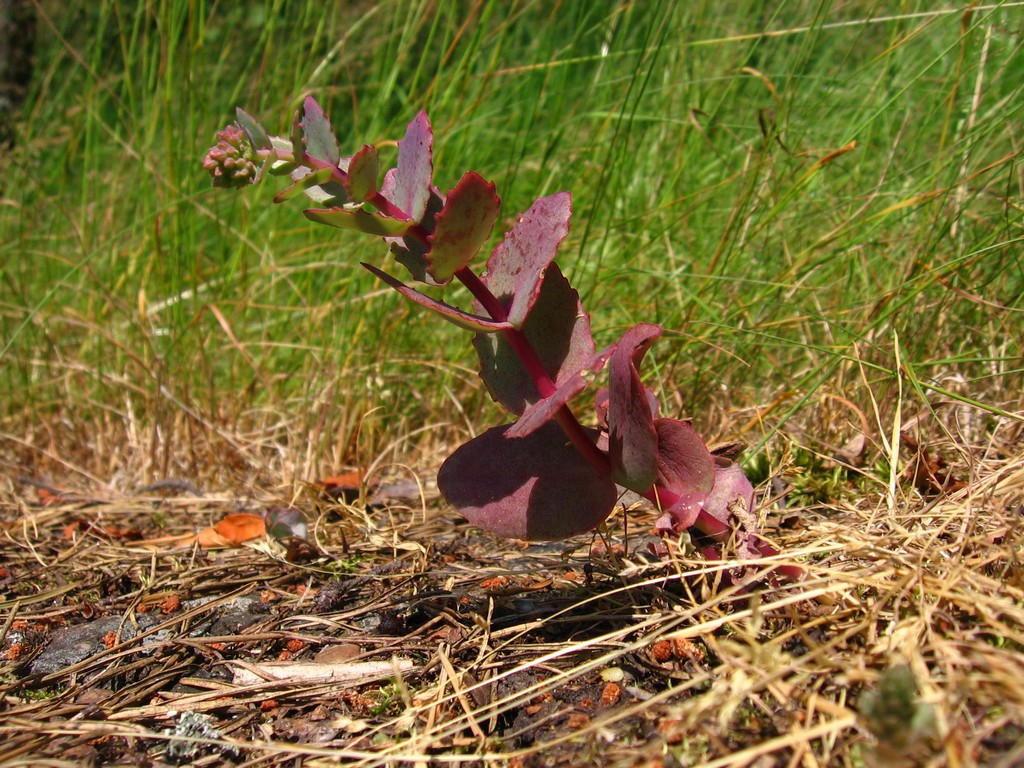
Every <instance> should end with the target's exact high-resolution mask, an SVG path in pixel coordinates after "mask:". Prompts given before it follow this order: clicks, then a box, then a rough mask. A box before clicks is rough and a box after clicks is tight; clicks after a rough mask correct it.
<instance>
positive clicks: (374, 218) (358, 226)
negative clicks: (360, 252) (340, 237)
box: [303, 208, 411, 235]
mask: <svg viewBox="0 0 1024 768" xmlns="http://www.w3.org/2000/svg"><path fill="white" fill-rule="evenodd" d="M303 213H304V214H305V215H306V218H307V219H309V220H310V221H315V222H316V223H317V224H326V225H328V226H329V227H337V228H338V229H355V230H358V231H360V232H366V233H367V234H370V235H400V234H402V233H403V232H405V231H406V230H408V229H409V227H410V226H411V224H410V222H408V221H399V220H398V219H389V218H388V217H386V216H381V215H380V214H379V213H370V212H369V211H364V210H362V209H360V208H355V209H349V208H309V209H307V210H305V211H303Z"/></svg>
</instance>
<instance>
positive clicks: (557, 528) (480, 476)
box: [437, 422, 617, 540]
mask: <svg viewBox="0 0 1024 768" xmlns="http://www.w3.org/2000/svg"><path fill="white" fill-rule="evenodd" d="M508 429H509V426H508V425H506V426H502V427H493V428H491V429H489V430H487V431H486V432H484V433H483V434H482V435H480V436H479V437H475V438H473V439H472V440H470V441H469V442H468V443H466V444H464V445H462V446H460V447H459V448H458V449H457V450H456V451H455V453H453V454H452V455H451V456H449V457H448V458H447V459H446V460H445V462H444V464H442V465H441V470H440V472H439V473H438V476H437V485H438V488H440V490H441V493H442V495H444V498H445V499H446V500H447V502H448V503H449V504H451V505H452V506H453V507H455V508H456V509H457V510H459V512H461V513H462V514H463V515H464V516H465V517H466V519H467V520H469V522H470V523H472V524H473V525H476V526H478V527H480V528H483V529H484V530H487V531H490V532H492V533H496V534H498V535H499V536H505V537H508V538H517V539H527V540H552V539H564V538H566V537H568V536H574V535H576V534H578V533H584V532H586V531H589V530H591V529H593V528H595V527H596V526H598V525H600V524H601V522H602V521H604V519H605V518H607V517H608V515H609V514H610V513H611V511H612V509H613V508H614V506H615V499H616V496H617V491H616V489H615V484H614V483H612V481H611V480H610V479H609V478H607V477H605V476H604V475H602V474H601V473H599V472H598V471H597V470H596V469H594V468H593V467H592V466H591V465H590V464H589V463H588V462H587V461H586V460H585V459H584V458H583V457H582V456H581V455H580V454H579V453H578V452H577V451H576V449H575V448H574V447H573V446H572V445H571V444H570V443H569V442H568V440H567V439H566V437H565V435H564V434H563V433H562V430H561V429H560V428H559V427H558V425H557V424H554V423H551V422H549V423H547V424H545V425H544V426H542V427H541V428H540V429H538V430H537V431H536V432H533V433H532V434H530V435H529V436H527V437H524V438H522V439H519V440H509V439H508V438H507V436H506V432H507V431H508Z"/></svg>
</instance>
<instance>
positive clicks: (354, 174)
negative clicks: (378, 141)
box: [345, 144, 380, 203]
mask: <svg viewBox="0 0 1024 768" xmlns="http://www.w3.org/2000/svg"><path fill="white" fill-rule="evenodd" d="M378 173H380V159H379V158H378V157H377V148H376V147H375V146H373V145H372V144H366V145H365V146H363V148H362V149H360V150H359V151H358V152H356V153H355V154H354V155H352V157H351V159H350V160H349V163H348V177H347V178H346V179H345V189H346V190H347V191H348V195H349V197H350V198H351V199H352V200H354V201H356V202H359V203H361V202H363V201H364V200H366V198H368V197H369V196H370V195H372V194H373V193H374V192H376V191H377V174H378Z"/></svg>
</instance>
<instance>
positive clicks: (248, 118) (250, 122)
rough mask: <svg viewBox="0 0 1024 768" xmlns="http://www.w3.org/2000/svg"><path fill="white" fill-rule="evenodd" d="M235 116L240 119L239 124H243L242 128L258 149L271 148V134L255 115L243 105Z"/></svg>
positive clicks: (236, 111)
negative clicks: (243, 107)
mask: <svg viewBox="0 0 1024 768" xmlns="http://www.w3.org/2000/svg"><path fill="white" fill-rule="evenodd" d="M235 116H236V118H237V119H238V124H239V125H240V126H242V130H243V131H245V133H246V134H247V135H248V136H249V141H250V142H252V145H253V147H255V148H256V149H270V148H271V146H272V145H271V141H270V135H269V134H268V133H267V132H266V131H265V130H264V129H263V126H262V125H260V123H259V121H258V120H257V119H256V118H255V117H253V116H252V115H250V114H249V113H248V112H246V111H245V110H244V109H242V108H241V107H239V108H238V109H236V110H235Z"/></svg>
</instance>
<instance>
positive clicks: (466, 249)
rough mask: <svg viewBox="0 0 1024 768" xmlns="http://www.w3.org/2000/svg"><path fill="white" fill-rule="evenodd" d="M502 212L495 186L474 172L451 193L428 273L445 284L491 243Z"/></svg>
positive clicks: (438, 226)
mask: <svg viewBox="0 0 1024 768" xmlns="http://www.w3.org/2000/svg"><path fill="white" fill-rule="evenodd" d="M499 210H501V200H500V199H499V198H498V196H497V195H496V194H495V193H494V185H493V184H491V183H490V182H488V181H485V180H484V179H483V178H482V177H481V176H480V175H478V174H476V173H474V172H473V171H470V172H469V173H467V174H466V175H465V176H463V177H462V178H461V179H460V180H459V183H458V184H456V185H455V187H454V188H452V189H450V190H449V191H448V195H447V198H446V200H445V204H444V208H443V209H442V210H441V212H440V213H439V214H438V215H437V218H436V221H435V228H434V233H433V234H432V235H431V236H430V239H429V242H430V252H429V254H427V257H426V258H427V261H428V262H429V266H428V267H427V272H428V273H429V274H430V276H431V277H432V278H433V279H434V281H435V282H436V283H437V284H438V285H445V284H446V283H448V282H449V281H450V280H451V279H452V277H453V276H454V275H455V273H456V272H458V271H459V270H460V269H462V268H463V267H465V266H466V265H467V264H469V262H470V261H471V260H472V258H473V257H474V256H475V255H476V252H477V251H479V250H480V248H481V246H483V244H484V243H485V242H487V238H489V237H490V236H491V231H492V230H493V229H494V222H495V221H496V220H497V218H498V211H499Z"/></svg>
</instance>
